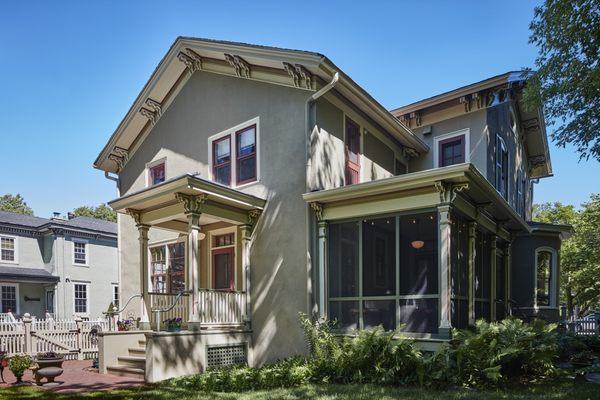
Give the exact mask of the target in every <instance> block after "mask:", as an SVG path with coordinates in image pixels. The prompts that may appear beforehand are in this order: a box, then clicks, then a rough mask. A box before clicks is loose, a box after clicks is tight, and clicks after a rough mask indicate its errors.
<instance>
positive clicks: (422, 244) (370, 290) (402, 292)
mask: <svg viewBox="0 0 600 400" xmlns="http://www.w3.org/2000/svg"><path fill="white" fill-rule="evenodd" d="M328 243H329V252H328V254H329V263H328V296H329V309H328V310H329V318H330V319H331V320H336V321H337V322H338V327H339V328H340V329H342V330H348V329H358V328H368V327H373V326H377V325H382V326H383V327H384V328H385V329H386V330H393V329H396V328H397V327H398V326H400V325H402V326H403V330H404V331H407V332H417V333H436V332H437V327H438V272H437V246H438V245H437V218H436V214H435V213H420V214H412V215H402V216H390V217H384V218H376V219H365V220H362V221H352V222H343V223H332V224H330V225H329V236H328Z"/></svg>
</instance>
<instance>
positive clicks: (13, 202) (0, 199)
mask: <svg viewBox="0 0 600 400" xmlns="http://www.w3.org/2000/svg"><path fill="white" fill-rule="evenodd" d="M0 211H9V212H14V213H18V214H24V215H33V210H32V209H31V207H29V206H28V205H27V203H26V202H25V199H24V198H23V197H22V196H21V195H20V194H18V193H17V195H16V196H14V195H12V194H5V195H4V196H0Z"/></svg>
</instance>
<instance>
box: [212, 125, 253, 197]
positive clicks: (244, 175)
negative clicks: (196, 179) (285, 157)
mask: <svg viewBox="0 0 600 400" xmlns="http://www.w3.org/2000/svg"><path fill="white" fill-rule="evenodd" d="M209 148H210V149H211V150H210V152H209V158H210V160H209V161H210V164H211V173H212V180H213V181H214V182H217V183H220V184H221V185H225V186H240V185H244V184H247V183H252V182H256V181H258V179H259V178H258V175H259V171H258V169H259V168H258V167H259V164H258V118H255V119H254V120H252V121H249V122H247V123H245V124H242V125H239V126H236V127H234V128H231V129H228V130H226V131H225V132H221V133H219V134H217V135H215V136H212V137H211V138H209Z"/></svg>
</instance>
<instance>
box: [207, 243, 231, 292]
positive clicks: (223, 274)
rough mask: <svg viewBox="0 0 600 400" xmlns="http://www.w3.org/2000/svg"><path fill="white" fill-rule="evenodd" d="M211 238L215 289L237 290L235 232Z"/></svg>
mask: <svg viewBox="0 0 600 400" xmlns="http://www.w3.org/2000/svg"><path fill="white" fill-rule="evenodd" d="M211 238H212V240H211V249H212V250H211V253H212V284H213V289H217V290H235V233H233V232H231V233H224V234H220V235H214V236H211Z"/></svg>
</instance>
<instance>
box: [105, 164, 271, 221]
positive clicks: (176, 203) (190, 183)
mask: <svg viewBox="0 0 600 400" xmlns="http://www.w3.org/2000/svg"><path fill="white" fill-rule="evenodd" d="M177 194H183V195H188V196H205V198H206V200H205V201H204V203H203V204H202V211H201V218H200V223H201V224H202V225H204V224H210V223H214V222H217V221H225V222H229V223H232V224H237V225H239V224H247V223H248V213H249V212H251V211H253V210H256V211H258V212H260V211H262V209H263V208H264V206H265V204H266V200H264V199H261V198H259V197H256V196H252V195H249V194H246V193H243V192H240V191H237V190H234V189H231V188H228V187H226V186H222V185H219V184H217V183H214V182H210V181H207V180H205V179H202V178H199V177H198V176H196V175H192V174H186V175H181V176H179V177H175V178H172V179H169V180H167V181H165V182H162V183H160V184H158V185H155V186H152V187H149V188H145V189H142V190H140V191H138V192H134V193H131V194H128V195H126V196H122V197H120V198H118V199H115V200H112V201H110V202H109V203H108V204H109V205H110V206H111V207H112V208H113V209H114V210H115V211H117V212H120V213H127V212H129V211H130V210H133V211H136V212H138V213H140V219H141V220H140V222H141V223H143V224H147V225H153V226H158V227H162V228H164V229H170V230H175V231H183V232H186V231H187V218H186V209H185V205H184V203H183V202H182V201H180V200H179V199H177Z"/></svg>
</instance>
